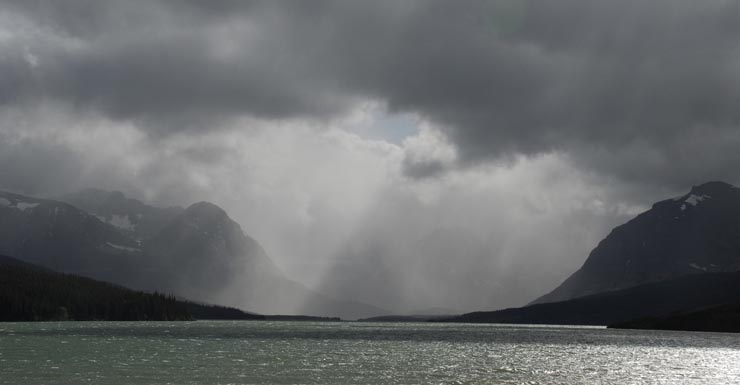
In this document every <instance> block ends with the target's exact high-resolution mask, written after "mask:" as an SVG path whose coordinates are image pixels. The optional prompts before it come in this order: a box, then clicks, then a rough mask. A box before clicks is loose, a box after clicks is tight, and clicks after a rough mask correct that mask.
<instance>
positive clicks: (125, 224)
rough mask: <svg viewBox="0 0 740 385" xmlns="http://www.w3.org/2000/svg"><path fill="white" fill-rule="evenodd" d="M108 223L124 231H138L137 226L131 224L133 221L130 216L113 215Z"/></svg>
mask: <svg viewBox="0 0 740 385" xmlns="http://www.w3.org/2000/svg"><path fill="white" fill-rule="evenodd" d="M108 223H110V224H111V225H113V226H115V227H118V228H119V229H122V230H128V231H134V230H135V229H136V225H134V224H133V223H131V220H130V219H129V217H128V215H124V216H120V215H113V217H112V218H111V220H110V221H108Z"/></svg>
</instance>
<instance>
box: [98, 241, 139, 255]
mask: <svg viewBox="0 0 740 385" xmlns="http://www.w3.org/2000/svg"><path fill="white" fill-rule="evenodd" d="M105 244H106V245H108V246H110V247H112V248H114V249H116V250H123V251H130V252H132V253H135V252H137V251H139V249H137V248H135V247H128V246H122V245H117V244H115V243H110V242H106V243H105Z"/></svg>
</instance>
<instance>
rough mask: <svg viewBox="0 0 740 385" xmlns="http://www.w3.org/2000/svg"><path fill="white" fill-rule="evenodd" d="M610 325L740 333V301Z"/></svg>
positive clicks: (626, 327)
mask: <svg viewBox="0 0 740 385" xmlns="http://www.w3.org/2000/svg"><path fill="white" fill-rule="evenodd" d="M609 327H610V328H614V329H653V330H683V331H695V332H725V333H740V302H735V303H731V304H725V305H720V306H712V307H709V308H705V309H700V310H694V311H689V312H680V313H674V314H669V315H664V316H658V317H647V318H639V319H635V320H629V321H625V322H619V323H615V324H611V325H609Z"/></svg>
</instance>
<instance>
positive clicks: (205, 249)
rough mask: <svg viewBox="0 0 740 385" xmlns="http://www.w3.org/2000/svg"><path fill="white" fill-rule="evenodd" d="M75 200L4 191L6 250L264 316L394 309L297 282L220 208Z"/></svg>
mask: <svg viewBox="0 0 740 385" xmlns="http://www.w3.org/2000/svg"><path fill="white" fill-rule="evenodd" d="M65 197H66V198H65ZM65 197H63V198H65V199H69V202H73V203H74V204H75V205H72V204H69V203H63V202H60V201H54V200H47V199H38V198H32V197H26V196H22V195H18V194H12V193H7V192H0V253H2V254H8V255H15V256H17V257H18V258H19V259H22V260H23V261H27V262H31V263H34V264H38V265H41V266H44V267H47V268H51V269H53V270H56V271H61V272H65V273H73V274H79V275H83V276H87V277H91V278H95V279H100V280H103V281H107V282H113V283H116V284H119V285H123V286H127V287H132V288H136V289H138V290H148V291H154V290H157V291H160V292H168V293H174V294H176V295H178V296H182V297H186V298H190V299H193V300H196V301H199V302H207V303H219V304H224V305H229V306H234V307H239V308H244V309H249V310H250V311H255V312H258V313H266V314H310V315H322V316H340V317H343V318H360V317H367V316H372V315H377V314H383V313H384V312H385V311H384V310H382V309H378V308H375V307H372V306H369V305H365V304H362V303H356V302H350V301H340V300H335V299H332V298H328V297H325V296H323V295H321V294H318V293H315V292H313V291H311V290H309V289H308V288H306V287H305V286H303V285H301V284H299V283H297V282H294V281H291V280H289V279H287V278H286V277H285V276H284V275H283V273H282V272H281V271H280V270H279V269H278V268H277V267H276V266H275V265H274V264H273V263H272V261H271V260H270V259H269V257H268V256H267V253H266V252H265V251H264V249H263V248H262V247H261V246H260V245H259V243H258V242H257V241H256V240H254V239H253V238H251V237H249V236H248V235H246V234H244V232H243V231H242V229H241V227H240V226H239V225H238V224H237V223H236V222H234V221H233V220H231V218H229V216H228V214H227V213H226V212H225V211H224V210H222V209H221V208H219V207H218V206H216V205H214V204H211V203H207V202H200V203H196V204H193V205H191V206H190V207H188V208H186V209H181V208H177V207H174V208H166V209H160V208H156V207H153V206H149V205H146V204H144V203H142V202H139V201H137V200H134V199H130V198H126V197H125V196H123V194H121V193H118V192H105V191H102V190H85V191H83V192H81V193H77V194H70V195H67V196H65ZM76 205H79V206H80V207H85V208H87V210H89V211H86V210H82V209H80V208H78V207H77V206H76Z"/></svg>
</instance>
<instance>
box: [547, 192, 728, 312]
mask: <svg viewBox="0 0 740 385" xmlns="http://www.w3.org/2000/svg"><path fill="white" fill-rule="evenodd" d="M738 270H740V189H739V188H737V187H734V186H732V185H729V184H727V183H723V182H709V183H705V184H702V185H700V186H695V187H693V188H692V189H691V191H690V192H689V193H688V194H686V195H683V196H680V197H677V198H673V199H668V200H664V201H661V202H658V203H656V204H654V205H653V207H652V208H651V209H650V210H648V211H646V212H644V213H642V214H640V215H638V216H637V217H636V218H634V219H632V220H630V221H629V222H627V223H625V224H624V225H621V226H619V227H617V228H615V229H614V230H613V231H612V232H611V234H609V235H608V236H607V237H606V238H605V239H604V240H602V241H601V242H600V243H599V245H598V246H597V247H596V248H595V249H594V250H593V251H592V252H591V254H590V255H589V256H588V259H587V260H586V262H585V263H584V264H583V266H582V267H581V268H580V269H579V270H578V271H576V272H575V273H574V274H573V275H571V276H570V277H569V278H568V279H566V280H565V282H563V283H562V284H561V285H560V286H558V287H557V288H556V289H555V290H553V291H552V292H551V293H549V294H547V295H544V296H542V297H540V298H539V299H537V300H536V301H534V302H533V303H545V302H555V301H563V300H568V299H572V298H577V297H582V296H586V295H590V294H596V293H602V292H608V291H614V290H619V289H624V288H629V287H632V286H636V285H640V284H645V283H649V282H658V281H662V280H665V279H670V278H674V277H679V276H683V275H687V274H704V273H711V272H731V271H738Z"/></svg>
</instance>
